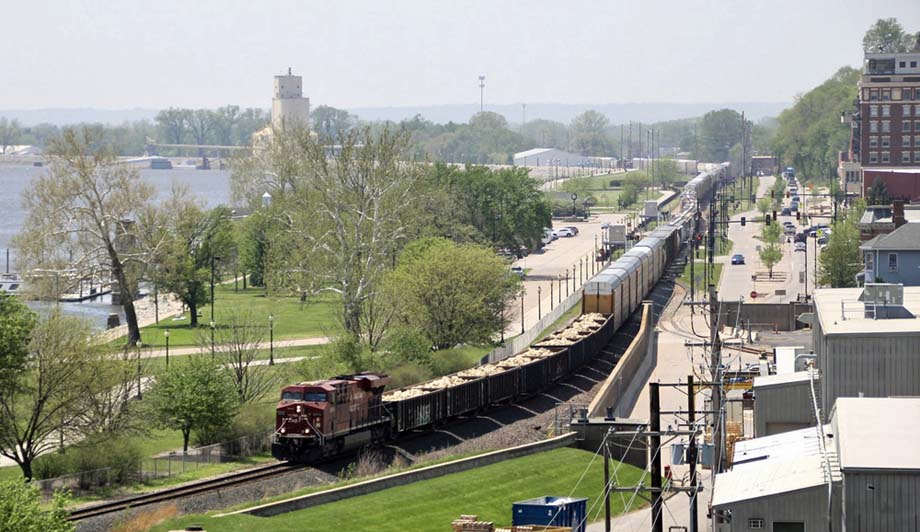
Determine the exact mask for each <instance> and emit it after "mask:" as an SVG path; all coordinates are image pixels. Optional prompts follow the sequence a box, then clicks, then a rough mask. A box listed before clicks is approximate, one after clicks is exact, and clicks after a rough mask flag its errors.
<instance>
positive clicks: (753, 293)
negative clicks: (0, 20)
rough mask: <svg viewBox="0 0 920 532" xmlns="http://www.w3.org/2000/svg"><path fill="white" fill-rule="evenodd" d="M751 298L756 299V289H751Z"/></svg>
mask: <svg viewBox="0 0 920 532" xmlns="http://www.w3.org/2000/svg"><path fill="white" fill-rule="evenodd" d="M751 299H757V291H756V290H751Z"/></svg>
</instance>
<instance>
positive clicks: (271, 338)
mask: <svg viewBox="0 0 920 532" xmlns="http://www.w3.org/2000/svg"><path fill="white" fill-rule="evenodd" d="M268 365H269V366H274V365H275V317H274V316H273V315H271V314H269V315H268Z"/></svg>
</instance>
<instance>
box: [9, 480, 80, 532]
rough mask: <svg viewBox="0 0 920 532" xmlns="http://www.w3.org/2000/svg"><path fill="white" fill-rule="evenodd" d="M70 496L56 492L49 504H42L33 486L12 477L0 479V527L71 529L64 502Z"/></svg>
mask: <svg viewBox="0 0 920 532" xmlns="http://www.w3.org/2000/svg"><path fill="white" fill-rule="evenodd" d="M69 501H70V497H69V496H68V495H67V494H66V493H65V492H61V491H59V492H56V493H55V494H54V500H53V501H52V502H51V508H50V509H46V508H44V507H43V504H42V496H41V493H40V492H39V491H38V487H37V486H33V485H30V484H23V483H22V482H17V481H15V480H11V481H7V482H0V530H9V531H11V532H12V531H16V532H73V531H74V530H75V529H76V524H74V523H72V522H70V521H69V520H68V519H67V517H68V515H69V514H68V511H67V505H68V504H69Z"/></svg>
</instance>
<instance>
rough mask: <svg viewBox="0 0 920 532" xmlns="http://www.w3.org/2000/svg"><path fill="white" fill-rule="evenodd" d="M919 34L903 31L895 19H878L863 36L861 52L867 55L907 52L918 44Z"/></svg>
mask: <svg viewBox="0 0 920 532" xmlns="http://www.w3.org/2000/svg"><path fill="white" fill-rule="evenodd" d="M918 39H920V33H917V34H916V35H915V34H912V33H907V32H906V31H904V27H903V26H901V23H900V22H898V19H896V18H880V19H878V20H877V21H875V23H874V24H872V26H870V27H869V29H868V30H867V31H866V33H865V35H863V41H862V43H863V51H864V52H865V53H867V54H869V53H891V52H909V51H911V50H913V48H914V46H916V45H917V44H918Z"/></svg>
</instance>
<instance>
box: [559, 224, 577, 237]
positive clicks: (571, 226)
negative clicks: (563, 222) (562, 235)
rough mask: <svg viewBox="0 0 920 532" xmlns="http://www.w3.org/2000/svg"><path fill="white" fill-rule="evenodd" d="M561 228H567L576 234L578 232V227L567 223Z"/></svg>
mask: <svg viewBox="0 0 920 532" xmlns="http://www.w3.org/2000/svg"><path fill="white" fill-rule="evenodd" d="M563 229H568V230H569V231H571V232H573V233H575V234H576V235H577V234H578V228H577V227H575V226H574V225H567V226H565V227H563Z"/></svg>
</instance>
